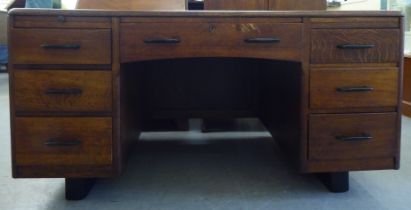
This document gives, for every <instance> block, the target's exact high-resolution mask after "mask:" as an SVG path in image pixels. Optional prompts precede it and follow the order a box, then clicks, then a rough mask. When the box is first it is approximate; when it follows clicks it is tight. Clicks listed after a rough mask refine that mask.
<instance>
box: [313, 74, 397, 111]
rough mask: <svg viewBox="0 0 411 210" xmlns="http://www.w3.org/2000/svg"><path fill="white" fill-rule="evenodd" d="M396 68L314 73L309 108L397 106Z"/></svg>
mask: <svg viewBox="0 0 411 210" xmlns="http://www.w3.org/2000/svg"><path fill="white" fill-rule="evenodd" d="M398 74H399V71H398V69H397V68H385V69H349V70H345V69H340V70H336V69H312V70H311V73H310V107H311V108H312V109H327V108H366V107H395V106H397V105H398V88H399V80H398Z"/></svg>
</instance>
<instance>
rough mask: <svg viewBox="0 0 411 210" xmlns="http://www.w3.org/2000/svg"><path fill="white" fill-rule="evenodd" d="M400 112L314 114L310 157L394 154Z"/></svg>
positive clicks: (344, 157) (363, 156) (358, 156)
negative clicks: (398, 113)
mask: <svg viewBox="0 0 411 210" xmlns="http://www.w3.org/2000/svg"><path fill="white" fill-rule="evenodd" d="M395 145H397V113H383V114H320V115H311V116H310V126H309V151H308V154H309V159H310V160H342V159H367V158H385V157H387V158H388V157H394V148H395Z"/></svg>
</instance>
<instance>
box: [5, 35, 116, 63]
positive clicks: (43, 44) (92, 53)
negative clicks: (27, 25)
mask: <svg viewBox="0 0 411 210" xmlns="http://www.w3.org/2000/svg"><path fill="white" fill-rule="evenodd" d="M10 45H11V46H12V48H13V51H12V55H11V58H12V59H13V63H14V64H111V32H110V30H109V29H92V30H88V29H12V31H11V43H10Z"/></svg>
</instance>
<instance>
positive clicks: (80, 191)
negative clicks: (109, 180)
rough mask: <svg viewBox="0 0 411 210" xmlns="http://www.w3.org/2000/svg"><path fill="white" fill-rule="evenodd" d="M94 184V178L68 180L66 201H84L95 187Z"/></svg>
mask: <svg viewBox="0 0 411 210" xmlns="http://www.w3.org/2000/svg"><path fill="white" fill-rule="evenodd" d="M94 182H95V179H92V178H66V199H67V200H82V199H84V198H85V197H87V195H88V193H89V192H90V190H91V188H92V187H93V185H94Z"/></svg>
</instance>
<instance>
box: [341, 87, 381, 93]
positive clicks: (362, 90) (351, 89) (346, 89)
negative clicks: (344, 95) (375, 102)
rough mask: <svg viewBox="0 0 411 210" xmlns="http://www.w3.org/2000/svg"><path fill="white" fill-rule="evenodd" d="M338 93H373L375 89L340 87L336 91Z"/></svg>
mask: <svg viewBox="0 0 411 210" xmlns="http://www.w3.org/2000/svg"><path fill="white" fill-rule="evenodd" d="M336 90H337V91H338V92H370V91H373V90H374V88H373V87H368V86H361V87H339V88H337V89H336Z"/></svg>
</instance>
